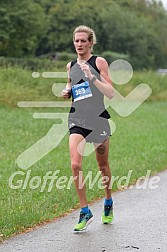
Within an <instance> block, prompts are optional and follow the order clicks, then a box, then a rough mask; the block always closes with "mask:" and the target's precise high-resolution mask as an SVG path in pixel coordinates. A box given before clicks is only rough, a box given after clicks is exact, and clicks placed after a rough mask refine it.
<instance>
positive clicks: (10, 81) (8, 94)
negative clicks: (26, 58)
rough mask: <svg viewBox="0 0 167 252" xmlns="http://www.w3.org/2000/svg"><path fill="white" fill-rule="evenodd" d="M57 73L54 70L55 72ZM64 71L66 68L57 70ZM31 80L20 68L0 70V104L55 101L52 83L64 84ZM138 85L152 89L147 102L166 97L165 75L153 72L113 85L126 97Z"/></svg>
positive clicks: (62, 80)
mask: <svg viewBox="0 0 167 252" xmlns="http://www.w3.org/2000/svg"><path fill="white" fill-rule="evenodd" d="M52 71H55V72H56V71H57V70H56V68H55V70H52ZM59 71H61V72H65V71H66V67H65V66H64V68H62V69H61V70H59ZM42 72H43V71H42V70H39V73H40V77H39V78H32V71H30V70H25V69H21V68H7V69H5V68H4V69H0V104H1V105H5V106H6V105H7V106H9V107H17V102H18V101H23V100H31V101H32V100H37V101H43V100H45V101H46V100H56V99H57V98H56V96H55V95H54V94H53V93H52V85H53V83H55V82H56V83H62V82H65V81H66V80H65V79H45V78H42V77H41V74H42ZM140 83H147V84H149V85H150V87H151V88H152V91H153V92H152V95H151V96H150V97H149V98H148V101H164V100H166V97H167V88H166V84H167V75H165V76H162V75H159V74H157V73H156V72H153V71H148V72H134V75H133V78H132V79H131V81H130V83H128V84H126V85H122V86H119V85H114V87H115V88H116V89H117V90H118V91H120V92H121V94H123V95H127V94H128V93H129V92H130V91H131V90H132V89H133V88H134V87H136V86H137V85H138V84H140Z"/></svg>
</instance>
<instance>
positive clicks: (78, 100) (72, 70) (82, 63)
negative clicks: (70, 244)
mask: <svg viewBox="0 0 167 252" xmlns="http://www.w3.org/2000/svg"><path fill="white" fill-rule="evenodd" d="M73 43H74V47H75V50H76V53H77V59H76V60H74V61H72V62H69V63H68V64H67V71H68V82H67V85H66V89H65V90H63V92H62V95H63V97H64V99H69V98H70V97H71V96H72V106H71V109H70V113H69V121H68V125H69V133H70V136H69V150H70V158H71V169H72V173H73V177H74V178H75V179H74V184H75V187H76V191H77V194H78V197H79V202H80V207H81V211H80V217H79V222H78V224H77V225H76V226H75V227H74V231H75V232H81V231H83V230H85V229H86V228H87V226H88V224H89V223H90V222H91V221H92V220H93V214H92V212H91V210H90V209H89V207H88V203H87V198H86V187H85V185H84V186H83V187H82V186H81V185H80V183H79V182H80V181H83V180H84V178H83V174H82V160H83V152H84V147H85V143H86V142H93V144H94V146H95V153H96V160H97V164H98V167H99V170H100V171H101V174H102V176H103V177H105V179H104V180H103V185H104V186H105V200H104V211H103V213H102V216H101V219H102V223H104V224H108V223H111V222H112V221H113V200H112V197H111V188H109V185H110V182H111V171H110V167H109V161H108V154H109V137H110V126H109V123H108V119H109V118H110V115H109V113H108V111H107V110H106V109H105V106H104V96H106V97H108V98H109V99H111V98H112V97H113V93H114V92H113V87H112V83H111V80H110V78H109V76H108V64H107V62H106V60H105V59H104V58H102V57H97V56H95V55H93V54H92V50H93V46H94V45H95V44H96V35H95V32H94V31H93V30H92V29H91V28H89V27H87V26H83V25H80V26H78V27H76V29H75V30H74V32H73ZM79 177H80V178H79ZM106 177H107V178H108V179H106Z"/></svg>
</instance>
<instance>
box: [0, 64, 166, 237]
mask: <svg viewBox="0 0 167 252" xmlns="http://www.w3.org/2000/svg"><path fill="white" fill-rule="evenodd" d="M132 82H133V85H132V84H131V85H129V87H127V88H126V90H123V91H122V93H125V94H126V93H128V92H129V90H131V89H132V88H133V87H134V86H135V83H136V85H138V84H139V83H141V82H145V83H148V84H150V86H151V87H152V89H153V94H152V96H151V97H150V98H149V99H148V100H149V101H148V102H145V103H144V104H142V105H141V106H140V107H139V108H138V109H137V110H136V111H134V112H133V113H132V114H131V115H130V116H128V117H126V118H123V117H121V116H119V115H118V114H116V112H115V111H114V110H112V109H111V108H110V109H109V112H110V114H111V117H112V118H111V119H112V120H113V121H114V122H115V124H116V131H115V132H114V134H113V136H112V137H111V139H110V158H109V161H110V166H111V170H112V174H113V176H119V177H121V176H127V174H128V171H129V170H132V175H131V180H130V184H132V183H134V182H135V181H136V180H137V179H138V178H139V177H141V176H144V175H146V173H147V171H148V170H151V174H156V173H157V172H158V171H161V170H163V169H166V168H167V158H166V157H167V132H166V129H167V101H165V97H166V96H165V94H166V92H167V91H166V83H167V77H161V76H157V74H156V73H152V72H149V73H143V74H142V73H136V75H135V76H134V79H133V80H132ZM52 83H53V80H43V79H32V77H31V73H30V72H29V71H26V70H21V69H2V70H1V73H0V97H1V107H0V118H1V130H0V141H1V142H0V143H1V144H0V195H1V196H0V239H1V240H3V239H5V238H7V237H9V236H11V235H12V234H15V233H19V232H21V231H23V230H26V229H27V228H30V227H33V226H35V225H37V224H39V223H41V222H45V221H47V220H52V219H54V218H56V217H58V216H63V215H64V214H65V213H67V212H69V211H70V210H71V209H74V208H76V207H78V198H77V195H76V192H75V189H74V186H73V184H72V185H71V186H70V188H69V189H68V188H67V187H65V188H63V189H58V186H57V184H56V180H55V182H54V184H53V187H52V188H51V190H50V192H48V188H49V181H48V183H47V184H46V186H45V188H44V190H43V191H41V188H42V183H43V176H45V174H46V173H47V172H48V171H50V172H54V171H56V170H59V174H58V177H60V176H67V177H68V178H70V176H71V175H72V173H71V170H70V158H69V151H68V133H67V134H66V136H65V137H64V139H63V140H62V141H61V143H60V144H59V145H58V147H57V148H55V149H53V150H52V151H51V152H50V153H48V154H47V155H46V156H45V157H43V158H42V159H41V160H39V161H38V162H37V163H35V164H34V165H33V166H31V167H30V168H29V169H28V170H22V169H21V168H20V167H18V165H17V164H16V162H15V160H16V158H17V157H18V155H20V154H21V153H22V152H23V151H25V150H26V149H27V148H29V147H30V146H31V145H33V144H34V143H35V142H37V141H38V140H39V139H40V138H42V137H43V136H44V135H46V134H47V132H48V131H49V129H50V128H51V127H52V125H53V124H54V123H55V120H54V119H50V120H46V119H33V113H34V112H52V113H54V112H60V111H61V112H62V113H63V112H67V111H68V109H64V110H63V109H56V108H44V109H41V108H33V109H32V108H18V107H17V102H18V101H21V100H38V101H43V100H45V101H47V100H56V97H55V96H54V95H53V94H52V92H51V87H52ZM122 88H123V87H122ZM30 158H31V157H30ZM83 170H84V173H85V175H86V174H87V173H88V172H89V171H92V172H93V177H95V176H96V174H97V171H98V170H97V165H96V161H95V156H94V154H91V155H90V156H88V157H85V158H84V162H83ZM15 172H20V173H19V174H17V176H16V177H15V178H14V179H13V181H12V183H13V186H16V187H18V189H12V188H11V182H10V179H11V176H12V174H13V173H15ZM34 176H38V177H40V178H41V183H40V184H39V186H38V187H37V188H35V186H34V189H32V184H33V183H32V178H33V177H34ZM26 179H27V180H26ZM34 185H35V181H34ZM117 189H118V188H117V184H116V183H114V185H113V191H116V190H117ZM103 196H104V190H102V189H99V188H98V185H97V183H96V184H95V186H94V187H93V188H92V189H91V190H88V201H89V202H92V201H93V200H95V199H99V198H101V197H103Z"/></svg>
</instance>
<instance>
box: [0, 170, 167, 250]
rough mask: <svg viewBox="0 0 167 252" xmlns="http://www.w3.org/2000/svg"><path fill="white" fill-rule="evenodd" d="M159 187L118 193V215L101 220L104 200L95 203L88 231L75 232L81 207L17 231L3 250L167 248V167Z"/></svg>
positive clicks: (115, 195) (116, 202)
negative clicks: (109, 222)
mask: <svg viewBox="0 0 167 252" xmlns="http://www.w3.org/2000/svg"><path fill="white" fill-rule="evenodd" d="M158 176H159V177H160V181H159V182H158V183H155V184H154V186H155V185H157V188H156V189H149V188H148V187H149V186H148V185H149V182H150V180H149V181H147V186H146V189H137V188H135V187H134V188H133V189H127V190H124V191H118V192H116V193H114V195H113V198H114V212H115V219H114V222H113V224H112V225H103V224H101V220H100V218H101V211H102V207H103V201H98V202H97V203H94V204H92V205H91V206H90V207H91V210H92V212H93V214H94V221H93V222H92V223H91V224H90V225H89V226H88V229H87V231H86V232H84V233H80V234H73V232H72V230H73V226H74V225H75V224H76V222H77V221H78V215H79V210H77V211H74V212H73V213H70V214H69V215H67V216H65V217H63V218H60V219H58V220H57V221H55V222H53V223H50V224H47V225H44V226H42V227H39V228H37V229H35V230H33V231H31V232H29V233H25V234H21V235H17V236H15V237H13V238H10V239H9V240H7V241H5V242H4V243H2V244H1V245H0V252H18V251H21V252H59V251H64V252H72V251H73V252H112V251H119V252H126V251H127V252H128V251H134V252H135V251H142V252H157V251H163V252H166V251H167V171H164V172H161V173H159V174H158Z"/></svg>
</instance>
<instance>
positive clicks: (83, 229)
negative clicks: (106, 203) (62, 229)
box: [73, 217, 94, 234]
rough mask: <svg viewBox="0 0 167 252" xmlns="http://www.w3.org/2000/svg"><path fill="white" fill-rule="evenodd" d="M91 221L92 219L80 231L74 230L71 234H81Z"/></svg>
mask: <svg viewBox="0 0 167 252" xmlns="http://www.w3.org/2000/svg"><path fill="white" fill-rule="evenodd" d="M93 220H94V218H93V217H92V218H90V219H89V220H88V222H87V223H86V226H85V227H84V228H83V229H81V230H76V231H75V230H74V231H73V233H74V234H76V233H82V232H84V231H86V229H87V227H88V225H89V224H90V223H91V222H92V221H93Z"/></svg>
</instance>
